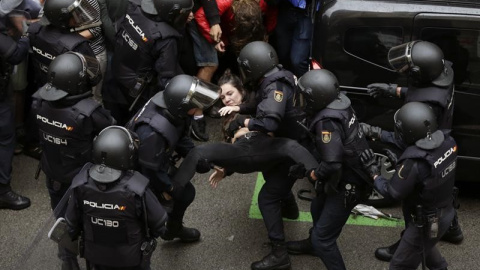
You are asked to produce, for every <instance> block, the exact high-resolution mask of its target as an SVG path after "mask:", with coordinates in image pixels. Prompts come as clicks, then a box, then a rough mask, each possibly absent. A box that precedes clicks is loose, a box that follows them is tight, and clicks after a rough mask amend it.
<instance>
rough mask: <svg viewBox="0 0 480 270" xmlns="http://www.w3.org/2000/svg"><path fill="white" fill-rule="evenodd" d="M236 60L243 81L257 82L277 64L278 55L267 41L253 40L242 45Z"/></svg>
mask: <svg viewBox="0 0 480 270" xmlns="http://www.w3.org/2000/svg"><path fill="white" fill-rule="evenodd" d="M237 62H238V66H239V68H240V75H241V77H242V80H243V83H248V82H257V81H258V80H259V79H260V78H261V77H262V76H264V75H265V74H267V72H269V71H271V70H272V69H274V68H275V67H276V66H277V65H278V56H277V52H276V51H275V49H274V48H273V47H272V46H271V45H270V44H268V43H267V42H264V41H253V42H250V43H248V44H247V45H245V47H243V49H242V50H241V51H240V54H239V55H238V58H237Z"/></svg>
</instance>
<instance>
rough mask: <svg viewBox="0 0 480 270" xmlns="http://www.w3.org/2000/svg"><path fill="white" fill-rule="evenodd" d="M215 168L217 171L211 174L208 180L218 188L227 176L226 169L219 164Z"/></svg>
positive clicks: (213, 186)
mask: <svg viewBox="0 0 480 270" xmlns="http://www.w3.org/2000/svg"><path fill="white" fill-rule="evenodd" d="M213 169H214V170H215V171H214V172H213V173H212V174H211V175H210V177H209V178H208V181H209V182H210V186H212V188H216V187H217V185H218V183H219V182H220V181H222V179H223V178H224V177H225V169H224V168H221V167H218V166H213Z"/></svg>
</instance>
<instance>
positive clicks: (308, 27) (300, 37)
mask: <svg viewBox="0 0 480 270" xmlns="http://www.w3.org/2000/svg"><path fill="white" fill-rule="evenodd" d="M278 18H282V19H281V20H278V21H277V26H276V28H275V35H276V37H277V40H276V51H277V54H278V58H279V61H280V63H281V64H283V65H284V66H285V67H286V68H287V69H288V70H291V71H292V72H293V73H294V74H295V75H296V76H297V77H300V76H302V75H303V74H304V73H305V72H307V71H308V58H309V54H310V46H311V40H312V31H313V24H312V20H311V18H310V17H308V16H307V12H306V10H303V9H299V8H294V7H293V6H292V5H290V4H289V3H285V4H282V5H281V6H280V7H279V10H278Z"/></svg>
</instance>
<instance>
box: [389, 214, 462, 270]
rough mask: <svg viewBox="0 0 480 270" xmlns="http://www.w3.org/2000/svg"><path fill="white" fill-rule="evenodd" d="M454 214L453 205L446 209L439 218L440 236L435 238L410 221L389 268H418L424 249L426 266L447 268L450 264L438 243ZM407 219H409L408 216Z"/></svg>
mask: <svg viewBox="0 0 480 270" xmlns="http://www.w3.org/2000/svg"><path fill="white" fill-rule="evenodd" d="M454 214H455V211H454V209H453V207H452V206H450V207H447V208H445V209H444V212H443V215H442V216H441V217H440V218H439V219H438V236H437V237H436V238H433V239H431V238H429V237H427V236H426V235H425V231H423V230H421V229H420V228H418V227H416V226H415V224H413V223H412V222H409V223H408V225H407V228H406V229H405V231H404V233H403V235H402V239H401V240H400V244H399V246H398V248H397V250H396V251H395V254H393V258H392V260H391V261H390V268H389V269H391V270H400V269H402V270H405V269H412V270H413V269H417V268H418V266H419V265H420V264H421V262H422V253H423V250H424V251H425V256H426V267H428V269H432V270H438V269H445V268H446V267H447V265H448V264H447V262H446V261H445V259H444V258H443V257H442V255H441V254H440V252H439V250H438V249H437V247H436V244H437V243H438V241H439V240H440V238H441V237H442V236H443V235H444V234H445V232H446V231H447V230H448V227H449V226H450V224H451V222H452V220H453V216H454ZM404 217H405V213H404ZM409 220H411V219H409ZM405 221H407V219H406V218H405ZM422 234H423V236H422Z"/></svg>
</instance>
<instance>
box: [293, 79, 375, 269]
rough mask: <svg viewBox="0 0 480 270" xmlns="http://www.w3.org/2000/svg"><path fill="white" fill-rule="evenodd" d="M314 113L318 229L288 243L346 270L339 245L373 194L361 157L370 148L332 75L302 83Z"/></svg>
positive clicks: (311, 174)
mask: <svg viewBox="0 0 480 270" xmlns="http://www.w3.org/2000/svg"><path fill="white" fill-rule="evenodd" d="M298 85H299V88H300V90H301V91H302V94H303V95H304V96H305V98H306V100H307V108H306V110H307V111H309V112H310V113H313V114H314V115H313V117H312V118H311V119H310V121H309V129H310V132H311V133H312V134H314V136H315V146H316V150H317V152H318V155H319V160H318V161H319V166H318V167H317V168H316V169H314V170H313V171H307V174H308V175H307V176H308V177H309V178H313V179H314V180H315V181H316V184H315V185H316V192H317V196H316V197H315V198H314V199H313V201H312V205H311V214H312V218H313V229H312V230H311V232H310V237H309V238H308V239H305V240H301V241H293V242H288V243H287V248H288V250H289V252H291V253H293V254H299V253H309V254H313V255H315V256H318V257H320V259H322V261H323V263H324V264H325V266H326V268H327V269H329V270H334V269H335V270H338V269H345V264H344V262H343V258H342V255H341V253H340V250H339V249H338V246H337V242H336V240H337V238H338V237H339V236H340V233H341V231H342V228H343V226H344V225H345V223H346V222H347V219H348V217H349V215H350V212H351V210H352V209H353V207H355V205H356V204H358V203H359V202H361V201H362V200H364V199H365V198H366V197H367V196H368V194H369V193H370V191H371V188H370V186H369V185H368V184H367V182H366V180H367V177H368V176H367V175H366V174H365V173H364V171H363V168H362V164H361V162H360V159H359V154H360V153H362V152H363V151H364V150H365V149H368V148H369V147H368V143H367V141H366V139H365V137H364V136H363V133H362V132H361V130H360V128H359V123H358V120H357V118H356V115H355V112H354V110H353V108H352V107H351V106H350V105H351V102H350V100H349V99H348V98H347V97H346V96H345V95H343V94H341V93H339V90H338V87H339V85H338V81H337V79H336V77H335V76H334V75H333V74H332V73H331V72H329V71H327V70H311V71H309V72H307V73H305V74H304V75H303V76H302V77H301V78H300V79H299V82H298Z"/></svg>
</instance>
